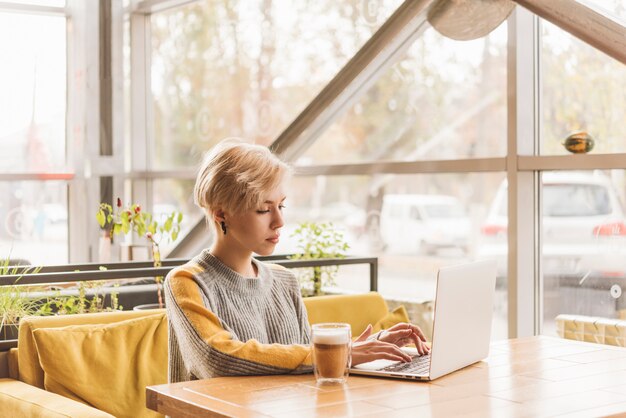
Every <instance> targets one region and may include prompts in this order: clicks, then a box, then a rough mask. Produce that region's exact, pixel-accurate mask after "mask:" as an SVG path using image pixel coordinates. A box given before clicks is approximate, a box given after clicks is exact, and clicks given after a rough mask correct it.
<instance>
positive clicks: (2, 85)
mask: <svg viewBox="0 0 626 418" xmlns="http://www.w3.org/2000/svg"><path fill="white" fill-rule="evenodd" d="M0 56H1V57H2V62H3V65H1V66H0V92H1V94H0V144H2V152H1V153H0V167H1V168H0V171H2V172H23V171H34V172H46V171H53V170H55V169H57V170H58V169H60V168H64V166H65V114H66V71H67V68H66V29H65V17H64V16H46V15H27V14H21V13H14V12H11V13H3V12H0Z"/></svg>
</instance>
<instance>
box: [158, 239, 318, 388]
mask: <svg viewBox="0 0 626 418" xmlns="http://www.w3.org/2000/svg"><path fill="white" fill-rule="evenodd" d="M255 264H256V265H257V267H258V271H259V276H258V277H257V278H244V277H242V276H240V275H238V274H237V273H235V272H233V271H232V270H230V269H228V268H227V267H226V266H224V265H223V264H221V262H219V260H217V259H216V258H215V257H213V256H211V255H210V254H208V252H206V251H205V252H204V253H203V254H201V255H200V256H199V257H197V258H195V259H194V260H192V261H191V262H189V263H188V264H186V265H184V266H182V267H179V268H177V269H174V270H173V271H172V272H170V274H169V275H168V277H167V279H166V281H165V297H166V306H167V313H168V319H169V325H170V339H169V340H170V341H169V369H170V370H169V378H170V381H171V382H176V381H182V380H189V379H193V378H210V377H215V376H237V375H260V374H286V373H305V372H309V371H310V370H311V349H310V346H309V345H308V344H309V325H308V319H307V316H306V310H305V308H304V304H303V302H302V299H301V298H300V296H299V287H298V283H297V280H296V279H295V277H294V276H293V274H292V273H291V272H289V271H288V270H286V269H284V268H282V267H271V266H268V265H265V264H263V263H260V262H258V261H255Z"/></svg>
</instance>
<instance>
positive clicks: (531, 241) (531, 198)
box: [507, 7, 539, 338]
mask: <svg viewBox="0 0 626 418" xmlns="http://www.w3.org/2000/svg"><path fill="white" fill-rule="evenodd" d="M536 42H537V39H536V32H535V17H534V16H533V15H532V14H530V13H529V12H528V11H526V10H524V9H522V8H519V7H518V8H516V10H515V11H514V13H513V14H512V15H511V17H510V18H509V51H508V69H507V74H508V76H507V77H508V79H507V86H508V87H507V88H508V90H509V91H508V101H507V107H508V141H507V143H508V150H507V180H508V208H509V213H508V219H509V221H508V222H509V226H508V246H509V251H508V310H509V312H508V324H509V337H511V338H513V337H522V336H528V335H534V334H535V333H536V324H537V320H538V318H537V311H536V306H537V302H538V300H537V296H536V292H537V286H536V284H537V277H536V268H537V266H538V260H537V253H538V252H537V250H536V249H537V245H538V244H539V241H538V236H537V233H538V231H537V222H538V220H537V214H538V198H537V193H538V189H537V182H536V176H535V173H534V172H520V171H519V167H518V155H535V153H536V152H537V143H538V142H537V133H538V128H537V126H538V125H537V123H538V118H537V115H538V108H537V104H538V101H537V94H538V90H537V80H538V73H537V48H536Z"/></svg>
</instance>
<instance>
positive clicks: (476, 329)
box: [350, 261, 496, 380]
mask: <svg viewBox="0 0 626 418" xmlns="http://www.w3.org/2000/svg"><path fill="white" fill-rule="evenodd" d="M495 287H496V264H495V261H475V262H471V263H467V264H461V265H456V266H452V267H443V268H441V269H439V273H438V275H437V294H436V296H435V315H434V322H433V340H432V345H431V350H430V354H429V355H426V356H415V357H414V358H413V361H411V362H408V363H404V362H397V361H391V360H375V361H371V362H369V363H364V364H359V365H358V366H354V367H352V368H351V369H350V373H351V374H359V375H370V376H380V377H393V378H398V379H415V380H434V379H437V378H438V377H441V376H443V375H446V374H448V373H451V372H453V371H456V370H459V369H461V368H463V367H465V366H468V365H470V364H473V363H475V362H477V361H480V360H482V359H484V358H485V357H487V356H488V355H489V344H490V339H491V321H492V316H493V299H494V294H495ZM415 353H416V351H415V350H413V354H415Z"/></svg>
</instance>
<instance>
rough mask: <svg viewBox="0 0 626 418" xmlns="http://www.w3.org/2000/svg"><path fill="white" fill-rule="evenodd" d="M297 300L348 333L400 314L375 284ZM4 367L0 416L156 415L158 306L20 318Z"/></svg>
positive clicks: (160, 345)
mask: <svg viewBox="0 0 626 418" xmlns="http://www.w3.org/2000/svg"><path fill="white" fill-rule="evenodd" d="M304 303H305V305H306V308H307V312H308V316H309V322H311V323H319V322H347V323H349V324H350V325H351V327H352V334H353V336H355V337H356V336H358V335H359V334H360V333H361V332H362V331H363V330H364V329H365V328H366V327H367V325H368V324H370V323H371V324H373V325H374V326H375V329H376V330H378V329H385V328H388V327H390V326H392V325H394V324H395V323H397V322H402V321H408V317H407V315H406V310H404V308H403V307H400V308H397V309H395V310H394V311H393V312H388V309H387V304H386V302H385V300H384V299H383V298H382V296H381V295H380V294H378V293H376V292H371V293H367V294H360V295H337V296H319V297H313V298H306V299H305V300H304ZM8 368H9V374H10V376H9V377H5V378H2V379H0V416H2V417H5V416H6V417H11V418H18V417H35V416H38V417H81V418H82V417H109V418H110V417H112V416H115V417H153V416H159V415H158V414H156V413H155V412H152V411H150V410H148V409H147V408H145V387H146V386H150V385H156V384H162V383H166V382H167V318H166V315H165V310H150V311H124V312H107V313H95V314H84V315H64V316H49V317H28V318H24V319H22V321H21V322H20V329H19V340H18V347H17V348H16V349H12V351H11V352H10V353H9V367H8Z"/></svg>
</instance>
